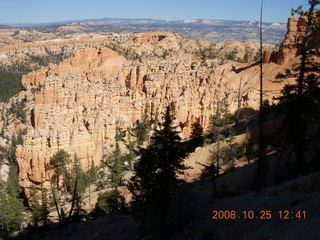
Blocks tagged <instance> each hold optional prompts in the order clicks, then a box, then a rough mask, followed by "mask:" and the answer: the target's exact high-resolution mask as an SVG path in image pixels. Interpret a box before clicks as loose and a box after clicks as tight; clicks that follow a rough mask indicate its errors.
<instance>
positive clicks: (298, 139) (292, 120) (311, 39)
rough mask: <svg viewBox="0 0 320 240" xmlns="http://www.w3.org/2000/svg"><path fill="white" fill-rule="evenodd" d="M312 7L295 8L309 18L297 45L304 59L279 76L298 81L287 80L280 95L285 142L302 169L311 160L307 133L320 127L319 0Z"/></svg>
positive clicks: (314, 0)
mask: <svg viewBox="0 0 320 240" xmlns="http://www.w3.org/2000/svg"><path fill="white" fill-rule="evenodd" d="M309 4H310V8H309V10H308V11H307V12H306V11H303V10H302V8H301V7H300V8H298V9H297V10H295V12H296V13H298V14H299V15H300V16H301V17H302V18H303V19H304V21H305V32H304V34H303V36H301V38H300V39H297V42H296V44H295V45H294V46H291V47H295V48H297V49H298V50H299V53H300V62H299V63H297V64H295V65H293V66H292V68H291V69H287V70H286V73H285V74H278V76H277V78H279V79H281V78H282V79H284V78H295V79H296V82H295V83H293V84H287V85H286V86H285V87H284V88H283V90H282V96H281V97H280V98H279V100H280V101H279V107H280V109H281V112H282V113H283V114H284V124H283V127H282V131H281V133H282V134H281V142H282V146H284V147H285V148H287V147H292V148H293V149H294V151H295V155H296V159H297V163H298V169H299V170H300V171H301V172H303V173H305V172H306V171H307V164H306V158H305V152H306V151H307V146H308V142H307V135H308V134H309V135H310V130H312V131H313V132H315V130H316V131H318V130H319V122H320V121H319V120H320V105H319V103H320V72H319V69H320V64H319V61H318V60H317V59H318V58H319V57H320V52H319V49H320V42H319V40H320V39H319V32H320V12H319V10H318V9H316V6H317V5H319V4H320V1H319V0H310V1H309Z"/></svg>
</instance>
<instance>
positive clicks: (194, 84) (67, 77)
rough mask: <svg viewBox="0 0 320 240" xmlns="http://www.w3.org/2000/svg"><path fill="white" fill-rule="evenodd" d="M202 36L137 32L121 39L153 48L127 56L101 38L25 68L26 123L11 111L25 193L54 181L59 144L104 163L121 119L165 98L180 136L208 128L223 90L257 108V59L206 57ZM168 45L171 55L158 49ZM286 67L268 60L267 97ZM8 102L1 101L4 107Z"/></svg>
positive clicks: (152, 113) (151, 112)
mask: <svg viewBox="0 0 320 240" xmlns="http://www.w3.org/2000/svg"><path fill="white" fill-rule="evenodd" d="M199 44H201V43H199V42H196V41H191V40H185V39H182V38H181V37H180V36H179V35H177V34H174V33H141V34H135V35H132V38H131V39H129V40H128V39H125V40H124V41H123V47H126V46H130V47H133V48H134V50H135V51H136V52H138V53H141V54H142V53H146V54H147V55H146V56H144V57H141V58H140V59H137V60H128V59H127V58H125V57H124V56H122V55H119V54H118V53H117V52H115V51H113V50H111V49H109V48H106V47H103V46H100V47H93V48H85V49H80V50H79V51H78V52H77V53H76V54H75V56H74V57H72V58H69V59H66V60H64V61H63V62H61V63H60V64H58V65H51V66H49V67H43V68H41V69H40V70H38V71H35V72H31V73H29V74H28V75H25V76H24V77H23V80H22V84H23V86H24V87H25V88H26V90H25V91H23V92H21V93H20V94H19V95H18V96H17V97H16V98H17V99H21V98H25V99H26V108H25V110H26V123H24V124H22V126H20V125H21V124H20V125H19V124H17V122H16V121H13V120H12V121H10V119H9V120H7V121H6V124H7V127H6V128H7V129H11V131H12V132H14V131H15V130H17V129H21V128H22V129H24V130H25V135H24V136H23V139H24V143H23V145H20V146H18V147H17V151H16V157H17V162H18V165H19V181H20V184H21V186H23V187H24V189H25V192H26V195H27V196H28V188H29V187H30V186H31V185H32V184H33V185H38V186H39V185H42V186H43V187H46V188H49V187H50V184H49V179H50V172H48V171H46V165H47V164H48V163H49V162H50V157H51V156H52V155H53V154H54V153H55V152H57V151H58V150H59V149H65V150H66V151H68V152H69V153H70V154H71V155H73V154H74V153H76V154H77V155H78V157H79V158H80V161H81V165H82V167H83V169H84V170H88V169H89V167H90V165H91V162H92V161H93V162H94V164H95V165H99V164H100V159H101V156H102V154H103V153H104V149H107V151H108V152H111V151H112V150H113V147H112V145H113V144H114V137H115V134H116V127H117V126H119V127H122V128H124V129H126V128H129V127H131V128H132V127H134V126H135V124H136V122H137V121H138V120H141V119H142V118H143V116H144V114H147V117H148V118H149V119H150V120H152V121H153V122H156V121H159V120H160V119H161V115H162V112H163V110H164V109H165V107H166V106H167V105H171V106H172V108H173V110H174V113H175V115H176V117H177V121H176V125H177V126H179V128H178V130H180V131H181V136H182V137H189V135H190V132H191V124H192V123H193V122H195V121H199V122H200V123H201V124H202V125H203V127H204V128H205V129H206V128H207V127H208V124H209V117H210V115H212V114H214V112H215V106H216V105H215V103H216V101H217V100H218V99H221V98H222V97H224V96H225V95H228V100H229V103H230V106H231V111H235V110H236V109H237V107H238V104H239V100H241V106H250V107H252V108H257V107H258V91H257V89H258V86H259V85H258V83H259V81H258V79H259V67H258V66H256V65H248V64H241V63H235V62H227V63H226V64H224V65H220V66H218V65H217V62H216V61H215V60H206V62H203V61H202V60H201V59H199V57H197V56H196V55H195V54H193V53H192V51H191V50H190V49H192V48H193V47H194V46H196V45H199ZM204 44H205V43H204ZM186 49H187V50H186ZM164 50H167V51H168V56H165V57H159V56H158V57H155V56H153V55H152V54H153V52H156V53H157V51H158V52H159V54H160V53H163V51H164ZM151 53H152V54H151ZM285 67H286V65H285V64H284V65H283V66H281V67H279V66H278V65H276V64H273V63H271V64H267V65H266V66H265V68H264V71H265V89H266V90H267V91H266V98H268V99H270V100H271V99H272V97H273V96H276V95H277V94H278V92H279V91H280V89H281V88H282V86H283V83H276V82H273V79H274V76H275V75H276V74H277V73H278V72H279V71H281V68H283V69H284V68H285ZM268 89H269V90H270V91H268ZM239 90H240V91H239ZM275 90H276V91H275ZM11 101H14V99H12V100H11ZM9 107H10V103H7V104H4V105H2V110H1V111H2V113H3V111H4V109H8V108H9ZM18 126H20V128H19V127H18Z"/></svg>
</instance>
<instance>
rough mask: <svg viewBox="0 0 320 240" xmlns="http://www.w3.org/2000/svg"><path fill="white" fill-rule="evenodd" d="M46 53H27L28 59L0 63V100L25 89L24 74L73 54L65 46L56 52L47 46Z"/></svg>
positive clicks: (56, 62)
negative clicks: (41, 54) (38, 54)
mask: <svg viewBox="0 0 320 240" xmlns="http://www.w3.org/2000/svg"><path fill="white" fill-rule="evenodd" d="M45 52H46V53H45V55H43V56H36V55H32V54H26V59H25V60H21V61H16V62H13V63H11V64H6V65H4V64H0V86H1V88H0V102H4V101H7V100H8V99H9V98H11V97H12V96H14V95H15V94H17V93H18V92H20V91H22V90H23V86H22V84H21V79H22V76H23V75H25V74H27V73H28V72H31V71H34V70H37V69H39V68H40V67H42V66H48V65H49V64H50V63H53V64H58V63H59V62H61V61H62V60H64V59H65V58H68V57H71V56H72V55H71V54H69V53H67V52H66V51H65V49H64V48H62V50H61V51H60V52H57V53H54V52H52V51H50V50H49V49H47V48H45Z"/></svg>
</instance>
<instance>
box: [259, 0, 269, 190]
mask: <svg viewBox="0 0 320 240" xmlns="http://www.w3.org/2000/svg"><path fill="white" fill-rule="evenodd" d="M262 12H263V0H261V10H260V102H259V105H260V107H259V159H258V172H257V187H258V188H260V187H261V185H262V184H263V182H264V181H265V177H266V173H267V170H268V164H267V161H266V159H265V156H264V148H265V146H264V139H263V121H264V110H263V61H262V58H263V45H262Z"/></svg>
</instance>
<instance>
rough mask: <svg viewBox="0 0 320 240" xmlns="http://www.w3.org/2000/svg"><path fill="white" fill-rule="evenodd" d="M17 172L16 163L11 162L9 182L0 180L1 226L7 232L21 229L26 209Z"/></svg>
mask: <svg viewBox="0 0 320 240" xmlns="http://www.w3.org/2000/svg"><path fill="white" fill-rule="evenodd" d="M17 174H18V171H17V167H16V165H15V164H14V163H11V164H10V167H9V174H8V180H7V182H6V183H5V182H3V181H1V180H0V226H1V227H2V228H3V229H4V230H5V231H6V232H7V233H10V232H12V231H16V230H18V229H19V226H20V224H21V223H22V221H23V214H22V213H23V212H24V211H25V208H24V206H23V201H22V199H21V198H20V194H21V187H20V186H19V184H18V176H17Z"/></svg>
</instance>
